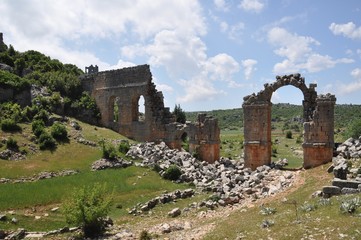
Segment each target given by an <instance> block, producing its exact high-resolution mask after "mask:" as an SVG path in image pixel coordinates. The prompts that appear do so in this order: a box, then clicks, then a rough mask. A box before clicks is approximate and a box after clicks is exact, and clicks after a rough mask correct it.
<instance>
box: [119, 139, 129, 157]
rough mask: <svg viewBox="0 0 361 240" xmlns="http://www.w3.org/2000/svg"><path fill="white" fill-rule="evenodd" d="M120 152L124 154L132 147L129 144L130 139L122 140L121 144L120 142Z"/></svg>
mask: <svg viewBox="0 0 361 240" xmlns="http://www.w3.org/2000/svg"><path fill="white" fill-rule="evenodd" d="M118 149H119V152H121V153H123V154H126V153H127V152H128V151H129V149H130V145H129V142H128V141H122V142H121V143H120V144H119V148H118Z"/></svg>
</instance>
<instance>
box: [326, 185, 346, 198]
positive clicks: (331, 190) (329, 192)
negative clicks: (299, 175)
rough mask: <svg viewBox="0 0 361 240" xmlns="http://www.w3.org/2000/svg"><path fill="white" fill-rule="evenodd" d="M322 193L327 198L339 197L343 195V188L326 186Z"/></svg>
mask: <svg viewBox="0 0 361 240" xmlns="http://www.w3.org/2000/svg"><path fill="white" fill-rule="evenodd" d="M322 192H323V194H325V195H326V196H334V195H339V194H340V193H341V188H340V187H338V186H324V187H323V188H322Z"/></svg>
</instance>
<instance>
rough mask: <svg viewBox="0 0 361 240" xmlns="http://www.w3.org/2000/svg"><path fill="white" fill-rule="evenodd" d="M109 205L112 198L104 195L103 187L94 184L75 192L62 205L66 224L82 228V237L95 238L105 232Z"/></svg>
mask: <svg viewBox="0 0 361 240" xmlns="http://www.w3.org/2000/svg"><path fill="white" fill-rule="evenodd" d="M111 205H112V197H111V196H109V195H107V194H106V191H105V186H104V185H103V186H101V185H99V184H96V185H94V186H91V187H90V186H88V187H84V188H81V189H77V190H75V191H74V192H73V194H72V197H71V198H70V199H69V200H68V201H66V202H65V203H64V206H63V212H64V215H65V219H66V222H67V223H68V224H75V225H77V226H80V227H81V228H82V231H83V234H84V237H96V236H99V235H101V234H102V233H104V232H105V230H106V221H105V218H106V216H107V214H108V213H109V211H110V207H111Z"/></svg>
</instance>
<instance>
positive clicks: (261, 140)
mask: <svg viewBox="0 0 361 240" xmlns="http://www.w3.org/2000/svg"><path fill="white" fill-rule="evenodd" d="M271 107H272V104H271V103H270V102H257V103H253V104H250V105H248V104H243V112H244V114H243V115H244V123H243V124H244V161H245V166H246V167H249V168H251V169H252V170H254V169H256V168H257V167H258V166H262V165H269V164H270V163H271V147H272V146H271V145H272V143H271Z"/></svg>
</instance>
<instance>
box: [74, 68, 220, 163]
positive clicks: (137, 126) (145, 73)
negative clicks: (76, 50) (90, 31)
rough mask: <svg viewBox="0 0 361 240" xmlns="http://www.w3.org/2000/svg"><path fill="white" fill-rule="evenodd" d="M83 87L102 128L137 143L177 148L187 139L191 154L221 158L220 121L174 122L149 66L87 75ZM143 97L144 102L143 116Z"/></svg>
mask: <svg viewBox="0 0 361 240" xmlns="http://www.w3.org/2000/svg"><path fill="white" fill-rule="evenodd" d="M81 84H82V87H83V89H85V90H86V91H88V92H89V93H90V94H91V96H92V97H94V98H95V101H96V103H97V106H98V108H99V110H100V113H101V124H102V125H103V126H105V127H108V128H111V129H113V130H115V131H117V132H119V133H121V134H123V135H125V136H127V137H129V138H132V139H135V140H137V141H141V142H145V141H148V142H150V141H154V142H161V141H164V142H165V143H166V144H167V145H168V146H169V147H171V148H176V149H180V148H181V146H182V142H183V139H184V138H186V137H188V139H189V149H190V152H191V153H197V154H198V156H199V158H200V159H201V160H205V161H207V162H211V163H212V162H214V161H216V160H218V159H219V149H220V145H219V144H220V138H219V133H220V130H219V127H218V121H217V120H216V119H214V118H211V117H207V116H206V115H205V114H200V115H199V116H198V119H197V122H195V123H188V122H187V123H185V124H181V123H177V122H175V116H174V115H173V114H171V112H170V110H169V108H166V107H164V102H163V94H162V92H160V91H157V89H156V88H155V85H154V83H153V82H152V74H151V72H150V69H149V66H148V65H140V66H135V67H130V68H123V69H118V70H112V71H104V72H94V73H92V74H86V75H83V76H82V77H81ZM140 97H143V98H144V102H145V103H144V107H145V113H144V115H142V116H141V117H140V113H139V106H138V105H139V99H140ZM117 108H118V115H115V114H117V112H116V111H115V109H117Z"/></svg>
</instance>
